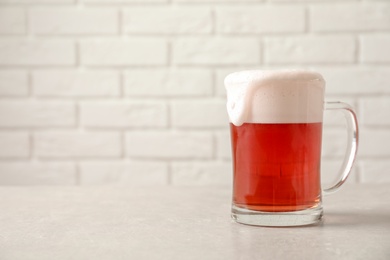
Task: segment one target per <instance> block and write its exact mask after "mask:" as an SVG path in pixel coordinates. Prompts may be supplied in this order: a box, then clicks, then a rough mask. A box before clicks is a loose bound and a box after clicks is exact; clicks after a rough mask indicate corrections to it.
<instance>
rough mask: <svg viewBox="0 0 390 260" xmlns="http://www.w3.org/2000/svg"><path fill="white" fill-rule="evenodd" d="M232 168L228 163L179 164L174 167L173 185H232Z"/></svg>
mask: <svg viewBox="0 0 390 260" xmlns="http://www.w3.org/2000/svg"><path fill="white" fill-rule="evenodd" d="M232 176H233V175H232V167H231V164H230V163H227V162H177V163H173V165H172V184H173V185H177V186H192V185H201V186H204V185H218V186H229V187H230V186H231V185H232V178H233V177H232Z"/></svg>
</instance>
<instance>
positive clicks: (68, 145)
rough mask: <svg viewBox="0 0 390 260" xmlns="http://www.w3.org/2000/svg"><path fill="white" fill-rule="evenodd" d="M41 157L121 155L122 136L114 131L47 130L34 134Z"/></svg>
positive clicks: (35, 146)
mask: <svg viewBox="0 0 390 260" xmlns="http://www.w3.org/2000/svg"><path fill="white" fill-rule="evenodd" d="M34 154H35V155H36V156H38V157H39V158H89V157H95V158H102V157H119V156H120V155H121V136H120V134H119V133H114V132H76V131H45V132H39V133H35V134H34Z"/></svg>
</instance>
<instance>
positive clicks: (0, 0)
mask: <svg viewBox="0 0 390 260" xmlns="http://www.w3.org/2000/svg"><path fill="white" fill-rule="evenodd" d="M74 2H75V0H0V4H67V3H74Z"/></svg>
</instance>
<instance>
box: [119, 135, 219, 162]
mask: <svg viewBox="0 0 390 260" xmlns="http://www.w3.org/2000/svg"><path fill="white" fill-rule="evenodd" d="M125 145H126V155H127V156H130V157H138V158H158V159H174V158H177V159H190V158H191V159H192V158H194V159H195V158H211V156H212V154H213V140H212V136H211V135H210V134H208V133H197V132H156V131H153V132H152V131H151V132H135V131H134V132H128V133H127V134H126V144H125Z"/></svg>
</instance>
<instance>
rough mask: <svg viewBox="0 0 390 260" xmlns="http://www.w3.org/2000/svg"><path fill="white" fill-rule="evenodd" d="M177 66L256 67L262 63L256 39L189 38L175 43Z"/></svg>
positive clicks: (173, 48)
mask: <svg viewBox="0 0 390 260" xmlns="http://www.w3.org/2000/svg"><path fill="white" fill-rule="evenodd" d="M172 50H173V63H174V64H176V65H234V64H241V65H242V64H247V65H254V64H258V63H259V62H260V43H259V42H258V40H256V39H248V38H240V39H238V38H228V37H216V38H206V37H189V38H186V39H178V40H176V41H174V42H173V45H172Z"/></svg>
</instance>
